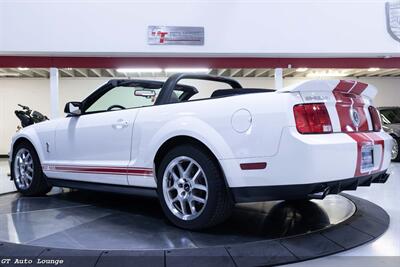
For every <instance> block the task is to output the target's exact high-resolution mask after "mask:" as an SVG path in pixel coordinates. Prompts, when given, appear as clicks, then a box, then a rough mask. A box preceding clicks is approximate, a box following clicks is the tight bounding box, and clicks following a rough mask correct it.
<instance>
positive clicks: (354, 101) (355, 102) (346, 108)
mask: <svg viewBox="0 0 400 267" xmlns="http://www.w3.org/2000/svg"><path fill="white" fill-rule="evenodd" d="M367 86H368V84H365V83H359V82H354V81H344V80H341V81H340V82H339V83H338V84H337V85H336V87H335V88H334V89H333V91H332V93H333V95H334V97H335V99H336V104H335V107H336V111H337V113H338V117H339V122H340V129H341V131H342V132H361V131H368V130H369V128H368V121H367V115H366V113H365V110H364V101H363V99H362V96H361V93H362V92H363V91H364V90H365V88H367ZM351 108H353V109H354V110H355V111H357V113H358V115H359V118H360V125H359V126H358V127H356V126H355V125H354V123H353V120H352V118H351V116H352V114H351V112H350V111H351Z"/></svg>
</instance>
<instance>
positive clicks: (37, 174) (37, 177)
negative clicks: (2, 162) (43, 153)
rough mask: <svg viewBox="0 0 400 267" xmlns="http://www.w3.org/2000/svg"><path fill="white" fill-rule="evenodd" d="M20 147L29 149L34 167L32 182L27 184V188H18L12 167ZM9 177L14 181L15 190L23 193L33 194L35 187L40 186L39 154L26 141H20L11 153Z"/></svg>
mask: <svg viewBox="0 0 400 267" xmlns="http://www.w3.org/2000/svg"><path fill="white" fill-rule="evenodd" d="M21 149H26V150H28V151H29V153H30V154H31V156H32V160H33V168H34V174H33V177H32V183H31V185H30V186H29V188H27V189H22V188H19V186H18V184H17V181H16V179H15V173H14V172H15V168H14V164H15V156H16V155H17V153H18V151H19V150H21ZM11 178H12V179H13V181H14V184H15V187H16V188H17V190H18V191H19V192H20V193H22V194H24V195H33V194H35V193H36V189H37V188H39V187H40V186H41V183H42V182H43V171H42V166H41V163H40V159H39V156H38V155H37V153H36V150H35V148H34V147H33V146H32V145H31V144H28V143H21V144H19V145H18V146H17V147H16V148H15V149H14V150H13V155H12V160H11Z"/></svg>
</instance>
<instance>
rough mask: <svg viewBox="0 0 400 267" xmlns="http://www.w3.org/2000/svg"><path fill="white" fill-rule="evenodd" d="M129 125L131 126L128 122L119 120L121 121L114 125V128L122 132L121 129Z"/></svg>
mask: <svg viewBox="0 0 400 267" xmlns="http://www.w3.org/2000/svg"><path fill="white" fill-rule="evenodd" d="M128 125H129V123H128V121H126V120H123V119H119V120H117V122H116V123H114V124H113V125H112V127H113V128H114V129H115V130H120V129H124V128H126V127H128Z"/></svg>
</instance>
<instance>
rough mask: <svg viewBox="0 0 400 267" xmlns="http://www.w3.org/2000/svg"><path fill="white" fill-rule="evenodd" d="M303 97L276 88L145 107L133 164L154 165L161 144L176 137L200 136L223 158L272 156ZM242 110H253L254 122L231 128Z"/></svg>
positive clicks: (136, 132) (136, 133)
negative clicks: (267, 91) (294, 104)
mask: <svg viewBox="0 0 400 267" xmlns="http://www.w3.org/2000/svg"><path fill="white" fill-rule="evenodd" d="M299 101H301V97H300V95H299V94H279V93H274V92H271V93H257V94H248V95H240V96H232V97H225V98H216V99H207V100H197V101H190V102H185V103H177V104H167V105H160V106H152V107H145V108H142V109H141V110H140V112H139V114H138V117H137V120H136V122H135V127H134V131H133V146H132V149H133V151H132V152H133V153H132V157H133V158H132V159H133V163H134V165H136V166H152V164H153V160H154V156H155V155H156V153H157V151H158V149H159V148H160V147H161V145H162V144H163V143H164V142H166V141H167V140H168V139H170V138H172V137H175V136H190V137H193V138H196V139H198V140H199V141H201V142H202V143H204V144H205V145H206V146H208V148H209V149H210V150H211V151H212V152H213V153H214V154H215V156H216V157H217V158H218V159H219V160H222V159H232V158H236V159H238V158H253V157H263V156H273V155H275V154H276V153H277V151H278V148H279V140H280V137H281V134H282V129H283V128H284V127H285V126H289V125H294V118H293V114H292V113H291V112H288V109H290V110H291V109H292V105H293V102H299ZM240 109H245V110H248V111H249V112H250V114H251V126H250V127H249V128H248V129H247V130H246V131H244V132H241V133H239V132H237V131H235V130H234V129H233V127H232V115H233V114H234V113H235V112H236V111H238V110H240Z"/></svg>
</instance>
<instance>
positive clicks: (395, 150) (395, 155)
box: [392, 136, 400, 162]
mask: <svg viewBox="0 0 400 267" xmlns="http://www.w3.org/2000/svg"><path fill="white" fill-rule="evenodd" d="M392 137H393V147H392V161H395V162H399V161H400V153H399V145H400V138H397V137H394V136H392Z"/></svg>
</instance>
